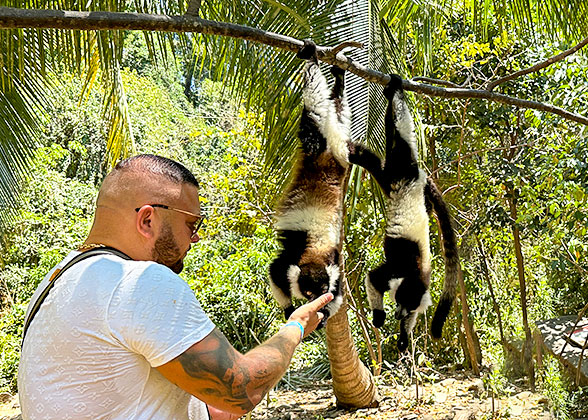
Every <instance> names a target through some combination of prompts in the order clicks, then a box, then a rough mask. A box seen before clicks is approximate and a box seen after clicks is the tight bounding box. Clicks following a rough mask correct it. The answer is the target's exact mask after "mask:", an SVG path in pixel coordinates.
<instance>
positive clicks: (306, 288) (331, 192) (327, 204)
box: [269, 41, 351, 323]
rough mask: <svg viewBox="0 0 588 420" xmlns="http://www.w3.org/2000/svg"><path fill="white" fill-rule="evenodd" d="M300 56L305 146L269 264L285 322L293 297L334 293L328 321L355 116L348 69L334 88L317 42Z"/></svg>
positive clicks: (336, 303)
mask: <svg viewBox="0 0 588 420" xmlns="http://www.w3.org/2000/svg"><path fill="white" fill-rule="evenodd" d="M298 57H299V58H302V59H306V60H307V62H306V65H305V67H304V87H303V91H302V96H303V101H304V108H303V111H302V117H301V120H300V128H299V131H298V137H299V140H300V145H301V147H300V154H299V156H298V160H297V162H296V167H295V168H294V176H293V179H292V181H291V183H290V184H289V186H288V188H287V190H286V192H285V194H284V196H283V197H282V200H281V203H280V204H279V207H278V209H277V211H276V216H275V226H276V228H277V230H278V238H279V240H280V242H281V245H282V250H281V251H280V253H279V255H278V256H277V258H276V259H274V260H273V262H272V263H271V264H270V267H269V274H270V286H271V290H272V293H273V295H274V297H275V298H276V300H277V301H278V303H279V304H280V306H281V307H282V308H283V309H284V314H285V316H286V318H288V317H289V316H290V314H291V313H292V312H293V311H294V307H293V304H292V296H295V297H298V298H304V299H308V300H313V299H316V298H317V297H319V296H320V295H322V294H324V293H327V292H331V293H333V295H334V296H335V298H334V299H333V300H332V301H331V302H330V303H329V304H327V306H325V307H324V308H323V309H322V310H321V312H323V313H324V315H325V317H324V318H323V322H322V323H324V322H326V320H327V318H328V317H329V316H330V315H333V314H334V313H335V312H337V310H338V309H339V307H340V306H341V303H342V296H341V278H342V272H341V267H340V259H339V245H340V242H341V227H342V223H343V195H344V193H345V192H344V191H343V187H344V181H345V176H346V174H347V171H348V167H349V149H348V142H349V139H350V125H351V113H350V111H349V107H348V105H347V100H346V98H345V89H344V70H342V69H339V68H337V67H333V68H332V69H331V73H332V74H333V76H334V77H335V83H334V85H333V88H332V89H331V90H330V89H329V88H328V85H327V81H326V79H325V77H324V76H323V74H322V73H321V71H320V68H319V64H318V60H317V57H316V46H315V44H314V43H313V42H312V41H305V44H304V46H303V47H302V48H301V49H300V51H299V52H298Z"/></svg>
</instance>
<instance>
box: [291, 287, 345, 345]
mask: <svg viewBox="0 0 588 420" xmlns="http://www.w3.org/2000/svg"><path fill="white" fill-rule="evenodd" d="M333 298H334V296H333V294H332V293H325V294H324V295H322V296H319V297H318V298H317V299H315V300H313V301H312V302H308V303H306V304H304V305H302V306H301V307H300V308H298V309H296V310H295V311H294V312H292V315H290V318H288V321H298V322H300V323H301V324H302V327H304V337H306V336H308V335H309V334H310V333H311V332H313V331H314V330H315V329H316V327H317V326H318V324H319V322H321V320H322V319H323V318H324V315H323V314H322V313H320V312H318V311H319V310H320V309H322V308H323V307H324V306H325V305H326V304H327V303H329V302H330V301H332V300H333Z"/></svg>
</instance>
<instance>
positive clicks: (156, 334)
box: [107, 263, 214, 367]
mask: <svg viewBox="0 0 588 420" xmlns="http://www.w3.org/2000/svg"><path fill="white" fill-rule="evenodd" d="M107 322H108V325H109V328H110V331H111V333H112V335H113V337H114V338H115V339H116V340H118V341H120V342H121V344H122V345H123V346H125V347H127V348H128V349H130V350H131V351H133V352H135V353H138V354H141V355H143V356H144V357H145V358H146V359H147V361H148V362H149V364H150V365H151V366H153V367H158V366H161V365H163V364H165V363H167V362H169V361H170V360H172V359H174V358H175V357H177V356H179V355H180V354H182V353H183V352H184V351H185V350H187V349H188V348H189V347H190V346H192V345H193V344H195V343H197V342H198V341H200V340H202V339H203V338H204V337H206V336H207V335H208V334H210V332H211V331H212V330H213V329H214V324H213V323H212V321H211V320H210V319H209V318H208V316H207V315H206V314H205V313H204V311H203V310H202V308H201V307H200V303H199V302H198V300H197V299H196V297H195V296H194V292H193V291H192V290H191V289H190V287H189V286H188V284H187V283H186V282H185V281H184V280H182V279H181V278H180V277H179V276H178V275H176V274H175V273H173V272H172V271H171V270H170V269H168V268H167V267H165V266H162V265H159V264H155V263H149V264H145V265H140V266H139V267H137V268H135V269H133V270H132V271H131V272H130V273H128V274H127V275H126V276H125V277H124V278H123V279H122V281H121V283H120V284H119V286H118V287H117V289H116V290H115V292H114V294H113V296H112V300H111V303H110V305H109V308H108V312H107Z"/></svg>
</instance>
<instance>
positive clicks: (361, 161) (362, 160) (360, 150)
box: [347, 141, 390, 195]
mask: <svg viewBox="0 0 588 420" xmlns="http://www.w3.org/2000/svg"><path fill="white" fill-rule="evenodd" d="M347 145H348V147H349V162H350V163H352V164H354V165H359V166H361V167H362V168H364V169H366V170H367V171H368V172H369V173H370V174H371V175H372V177H374V179H375V180H376V182H377V183H378V185H380V188H382V190H384V192H385V193H386V195H388V194H389V193H390V183H389V182H387V180H386V178H385V176H384V168H383V162H382V159H380V157H379V156H378V155H376V154H375V153H374V152H372V151H371V150H370V149H368V148H367V147H365V146H364V145H362V144H357V143H353V142H351V141H350V142H348V143H347Z"/></svg>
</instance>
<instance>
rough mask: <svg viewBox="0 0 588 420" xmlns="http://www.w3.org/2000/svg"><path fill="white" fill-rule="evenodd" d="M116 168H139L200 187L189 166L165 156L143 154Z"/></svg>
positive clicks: (121, 163) (177, 181)
mask: <svg viewBox="0 0 588 420" xmlns="http://www.w3.org/2000/svg"><path fill="white" fill-rule="evenodd" d="M114 169H115V170H123V171H124V170H129V169H137V170H143V171H148V172H151V173H153V174H158V175H163V176H165V177H166V178H167V179H169V180H170V181H172V182H174V183H177V184H179V183H188V184H192V185H194V186H195V187H196V188H200V185H199V184H198V180H197V179H196V177H195V176H194V174H192V172H190V170H189V169H188V168H186V167H185V166H184V165H182V164H181V163H179V162H176V161H175V160H171V159H168V158H166V157H163V156H157V155H151V154H142V155H137V156H132V157H130V158H127V159H125V160H122V161H120V162H119V163H118V164H117V165H116V167H115V168H114Z"/></svg>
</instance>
